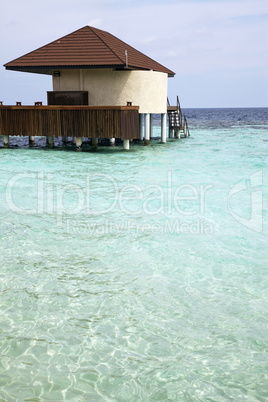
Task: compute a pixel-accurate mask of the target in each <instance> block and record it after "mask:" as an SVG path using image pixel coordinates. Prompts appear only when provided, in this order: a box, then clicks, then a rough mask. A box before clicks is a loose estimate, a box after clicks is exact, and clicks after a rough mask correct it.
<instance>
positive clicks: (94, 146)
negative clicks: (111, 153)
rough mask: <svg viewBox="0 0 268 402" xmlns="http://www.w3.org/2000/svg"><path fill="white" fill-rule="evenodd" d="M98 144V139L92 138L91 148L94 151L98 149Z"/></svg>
mask: <svg viewBox="0 0 268 402" xmlns="http://www.w3.org/2000/svg"><path fill="white" fill-rule="evenodd" d="M98 143H99V139H98V138H92V148H93V150H94V151H96V150H97V148H98Z"/></svg>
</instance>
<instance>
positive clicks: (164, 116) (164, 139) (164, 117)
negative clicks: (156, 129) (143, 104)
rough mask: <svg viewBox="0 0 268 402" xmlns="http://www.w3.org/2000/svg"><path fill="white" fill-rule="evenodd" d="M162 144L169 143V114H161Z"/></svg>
mask: <svg viewBox="0 0 268 402" xmlns="http://www.w3.org/2000/svg"><path fill="white" fill-rule="evenodd" d="M161 142H162V143H163V144H164V143H165V142H167V114H166V113H162V114H161Z"/></svg>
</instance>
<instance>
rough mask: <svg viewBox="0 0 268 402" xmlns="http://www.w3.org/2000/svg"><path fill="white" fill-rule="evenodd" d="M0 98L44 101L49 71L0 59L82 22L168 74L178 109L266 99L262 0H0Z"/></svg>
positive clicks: (266, 20)
mask: <svg viewBox="0 0 268 402" xmlns="http://www.w3.org/2000/svg"><path fill="white" fill-rule="evenodd" d="M0 1H1V14H0V100H1V101H3V102H4V104H6V105H8V104H15V102H16V101H21V102H22V103H23V104H29V105H32V104H34V102H35V101H43V103H44V104H46V91H51V90H52V78H51V76H46V75H41V74H32V73H23V72H15V71H7V70H5V68H4V67H3V64H5V63H7V62H9V61H11V60H13V59H15V58H17V57H20V56H22V55H24V54H26V53H28V52H30V51H32V50H35V49H37V48H39V47H41V46H43V45H46V44H48V43H50V42H52V41H54V40H56V39H58V38H60V37H62V36H65V35H67V34H69V33H71V32H73V31H75V30H77V29H79V28H82V27H83V26H85V25H90V26H94V27H96V28H100V29H103V30H105V31H108V32H110V33H111V34H113V35H115V36H117V37H118V38H119V39H121V40H123V41H124V42H126V43H128V44H129V45H131V46H133V47H135V48H136V49H138V50H139V51H141V52H143V53H145V54H146V55H147V56H149V57H151V58H152V59H154V60H156V61H158V62H159V63H161V64H163V65H164V66H166V67H168V68H169V69H171V70H172V71H174V72H175V73H176V75H175V77H174V78H169V79H168V97H169V100H170V103H171V104H175V102H176V96H177V95H178V96H179V98H180V102H181V106H182V107H185V108H191V107H192V108H206V107H208V108H209V107H267V106H268V1H267V0H220V1H218V0H204V1H203V0H163V1H160V0H143V1H142V0H56V1H55V0H54V1H52V0H46V1H45V2H41V1H40V2H39V1H36V0H35V1H33V0H23V1H22V0H0Z"/></svg>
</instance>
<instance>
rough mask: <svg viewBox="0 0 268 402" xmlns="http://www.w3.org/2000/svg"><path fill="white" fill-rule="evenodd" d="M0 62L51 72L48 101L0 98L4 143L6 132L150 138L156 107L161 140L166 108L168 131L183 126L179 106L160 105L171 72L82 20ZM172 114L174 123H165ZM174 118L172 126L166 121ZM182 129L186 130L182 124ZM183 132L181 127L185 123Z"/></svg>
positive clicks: (0, 132) (49, 139) (78, 137)
mask: <svg viewBox="0 0 268 402" xmlns="http://www.w3.org/2000/svg"><path fill="white" fill-rule="evenodd" d="M4 67H5V68H6V69H7V70H14V71H23V72H28V73H29V72H30V73H36V74H48V75H51V76H52V82H53V91H48V92H47V103H48V105H47V106H44V105H42V103H41V102H35V104H34V105H33V106H23V105H21V102H17V104H16V106H5V105H4V104H3V101H2V102H1V103H0V135H3V136H4V137H3V138H4V146H6V147H8V145H9V135H22V136H29V139H30V142H31V143H33V141H34V136H46V137H47V142H48V145H49V146H51V147H53V146H54V137H62V138H63V141H66V139H67V138H68V137H73V138H75V142H76V147H77V149H78V150H80V149H81V147H82V139H83V137H84V138H91V140H92V145H93V146H94V147H97V145H98V140H99V138H107V139H109V141H110V143H111V144H114V143H115V139H120V140H122V141H123V144H124V148H125V149H129V142H130V140H134V139H140V140H144V143H145V145H148V144H149V142H150V137H151V134H152V127H153V125H152V123H153V114H161V122H162V123H161V141H162V142H166V121H167V112H169V113H175V115H176V116H175V117H177V119H176V118H175V119H174V118H173V117H174V116H172V118H171V119H169V121H170V127H171V129H175V134H176V133H177V136H178V132H180V130H181V129H182V127H180V126H181V125H182V119H181V110H180V107H179V105H177V106H176V107H175V108H172V107H170V106H169V109H167V88H168V77H173V76H174V75H175V73H174V72H173V71H171V70H170V69H168V68H166V67H164V66H163V65H161V64H159V63H158V62H156V61H154V60H152V59H151V58H150V57H148V56H146V55H144V54H143V53H141V52H139V51H138V50H136V49H134V48H133V47H132V46H130V45H128V44H126V43H125V42H123V41H122V40H120V39H118V38H116V37H115V36H113V35H112V34H110V33H108V32H106V31H103V30H100V29H97V28H94V27H90V26H85V27H83V28H81V29H78V30H77V31H75V32H73V33H71V34H69V35H66V36H64V37H62V38H60V39H57V40H55V41H53V42H51V43H49V44H47V45H45V46H42V47H41V48H39V49H37V50H34V51H32V52H30V53H28V54H26V55H24V56H21V57H19V58H17V59H15V60H13V61H11V62H9V63H6V64H5V65H4ZM172 121H173V123H172ZM172 124H173V125H172ZM184 134H185V129H184ZM186 135H187V130H186Z"/></svg>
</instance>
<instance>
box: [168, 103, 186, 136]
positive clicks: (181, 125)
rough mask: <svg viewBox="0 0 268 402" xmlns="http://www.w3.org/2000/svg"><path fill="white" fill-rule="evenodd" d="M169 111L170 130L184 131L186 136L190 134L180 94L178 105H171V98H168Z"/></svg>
mask: <svg viewBox="0 0 268 402" xmlns="http://www.w3.org/2000/svg"><path fill="white" fill-rule="evenodd" d="M167 112H168V118H169V130H176V131H177V132H179V133H183V135H184V137H187V135H188V136H190V130H189V126H188V122H187V118H186V116H185V114H182V110H181V105H180V100H179V97H178V96H177V105H176V106H170V103H169V99H167ZM179 137H180V135H179Z"/></svg>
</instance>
